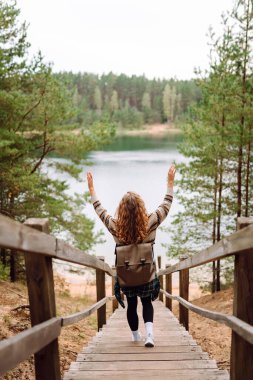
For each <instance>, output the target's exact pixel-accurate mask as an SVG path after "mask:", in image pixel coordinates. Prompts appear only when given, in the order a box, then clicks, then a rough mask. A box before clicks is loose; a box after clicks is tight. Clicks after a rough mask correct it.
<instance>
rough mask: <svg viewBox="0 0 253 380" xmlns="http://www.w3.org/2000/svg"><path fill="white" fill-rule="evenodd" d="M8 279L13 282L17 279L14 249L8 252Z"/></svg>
mask: <svg viewBox="0 0 253 380" xmlns="http://www.w3.org/2000/svg"><path fill="white" fill-rule="evenodd" d="M10 279H11V282H15V281H16V280H17V276H16V253H15V251H11V252H10Z"/></svg>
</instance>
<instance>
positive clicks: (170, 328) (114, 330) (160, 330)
mask: <svg viewBox="0 0 253 380" xmlns="http://www.w3.org/2000/svg"><path fill="white" fill-rule="evenodd" d="M126 323H127V322H126ZM159 327H160V326H159ZM159 327H157V326H154V332H155V334H164V333H166V332H167V331H185V329H184V327H183V328H182V327H181V326H180V325H171V324H167V325H165V326H164V327H163V328H159ZM140 328H141V327H140ZM117 331H118V332H119V333H120V334H123V333H124V334H129V332H130V330H129V327H128V326H127V327H126V324H125V325H124V326H122V327H121V326H120V327H116V326H115V327H106V328H105V329H103V332H104V334H105V335H107V334H110V335H111V334H112V333H117Z"/></svg>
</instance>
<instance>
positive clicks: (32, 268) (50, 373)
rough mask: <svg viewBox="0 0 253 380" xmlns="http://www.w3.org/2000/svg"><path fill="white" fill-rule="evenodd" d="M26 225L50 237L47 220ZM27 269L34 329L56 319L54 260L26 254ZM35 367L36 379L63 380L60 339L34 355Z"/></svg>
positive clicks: (35, 220) (39, 220) (33, 221)
mask: <svg viewBox="0 0 253 380" xmlns="http://www.w3.org/2000/svg"><path fill="white" fill-rule="evenodd" d="M25 224H26V225H29V226H30V227H32V228H34V229H36V230H39V231H42V232H43V233H45V234H48V233H49V224H48V220H47V219H28V220H27V221H26V222H25ZM47 236H49V235H47ZM25 268H26V281H27V287H28V295H29V306H30V316H31V324H32V326H35V325H38V324H40V323H42V322H45V321H47V320H49V319H51V318H54V317H56V304H55V294H54V276H53V264H52V258H51V257H48V256H44V255H39V254H36V253H31V252H25ZM34 365H35V374H36V378H37V379H40V380H51V379H52V380H60V379H61V373H60V357H59V346H58V339H55V340H53V341H52V342H50V343H49V344H48V345H47V346H45V347H44V348H42V349H41V350H40V351H38V352H36V353H35V354H34Z"/></svg>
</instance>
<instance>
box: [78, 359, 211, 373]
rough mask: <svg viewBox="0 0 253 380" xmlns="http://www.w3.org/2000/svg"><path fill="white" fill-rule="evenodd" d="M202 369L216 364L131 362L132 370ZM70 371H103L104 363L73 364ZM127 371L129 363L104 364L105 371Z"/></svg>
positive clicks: (203, 361) (197, 361) (204, 362)
mask: <svg viewBox="0 0 253 380" xmlns="http://www.w3.org/2000/svg"><path fill="white" fill-rule="evenodd" d="M203 368H216V369H217V366H216V362H215V361H214V360H184V361H177V360H174V361H173V360H171V361H145V362H143V361H135V362H131V369H132V370H143V369H145V370H151V369H159V370H160V371H162V370H165V369H203ZM70 369H71V370H73V369H76V370H78V371H91V370H93V369H94V370H96V371H99V370H100V371H103V370H104V369H105V363H104V362H86V363H81V362H75V363H72V364H71V367H70ZM127 369H129V362H127V361H126V362H124V361H118V362H114V361H111V362H106V370H107V371H117V370H121V371H122V370H127Z"/></svg>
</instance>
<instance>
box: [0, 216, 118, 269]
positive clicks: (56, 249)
mask: <svg viewBox="0 0 253 380" xmlns="http://www.w3.org/2000/svg"><path fill="white" fill-rule="evenodd" d="M0 247H3V248H10V249H14V250H17V251H21V252H31V253H38V254H42V255H47V256H50V257H54V258H58V259H60V260H64V261H68V262H71V263H76V264H80V265H85V266H87V267H89V268H94V269H96V268H98V269H101V270H103V271H105V272H106V273H107V274H109V275H110V276H111V275H112V274H113V271H112V269H111V267H110V266H109V265H108V264H107V263H102V262H101V261H100V260H98V259H97V258H96V257H95V256H93V255H89V254H87V253H85V252H83V251H81V250H79V249H77V248H74V247H72V246H70V245H68V244H67V243H65V242H64V241H62V240H60V239H56V238H55V237H54V236H52V235H48V234H45V233H43V232H40V231H36V230H34V229H33V228H30V227H29V226H28V225H27V226H26V225H23V224H21V223H19V222H16V221H14V220H13V219H11V218H8V217H7V216H4V215H0Z"/></svg>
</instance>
